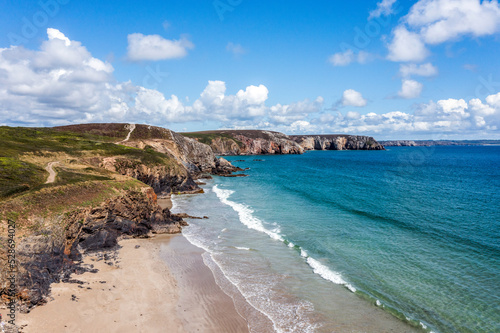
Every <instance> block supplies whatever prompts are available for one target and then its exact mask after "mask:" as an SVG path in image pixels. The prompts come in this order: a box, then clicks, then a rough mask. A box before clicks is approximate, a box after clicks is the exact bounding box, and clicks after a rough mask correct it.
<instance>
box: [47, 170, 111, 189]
mask: <svg viewBox="0 0 500 333" xmlns="http://www.w3.org/2000/svg"><path fill="white" fill-rule="evenodd" d="M55 170H56V171H57V177H56V181H55V182H54V184H56V185H59V184H76V183H79V182H86V181H89V180H112V179H113V178H109V177H106V176H100V175H95V174H88V173H80V172H74V171H69V170H65V169H63V168H55Z"/></svg>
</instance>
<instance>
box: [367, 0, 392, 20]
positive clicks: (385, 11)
mask: <svg viewBox="0 0 500 333" xmlns="http://www.w3.org/2000/svg"><path fill="white" fill-rule="evenodd" d="M396 1H397V0H382V1H380V2H379V3H377V8H376V9H375V10H373V11H371V12H370V16H369V17H368V19H369V20H371V19H373V18H376V17H380V16H382V15H384V16H388V15H391V14H392V13H393V8H392V6H393V5H394V3H395V2H396Z"/></svg>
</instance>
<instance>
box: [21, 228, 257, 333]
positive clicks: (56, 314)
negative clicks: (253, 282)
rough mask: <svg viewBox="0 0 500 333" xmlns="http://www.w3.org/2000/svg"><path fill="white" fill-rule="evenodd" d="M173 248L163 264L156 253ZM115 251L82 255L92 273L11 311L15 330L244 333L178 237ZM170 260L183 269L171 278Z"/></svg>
mask: <svg viewBox="0 0 500 333" xmlns="http://www.w3.org/2000/svg"><path fill="white" fill-rule="evenodd" d="M176 239H177V240H176ZM182 240H184V242H182ZM172 245H173V246H174V247H175V250H174V252H175V257H174V256H170V258H169V256H168V255H164V254H163V253H172V250H173V248H172ZM119 246H120V248H119V249H118V250H117V251H110V252H97V253H92V254H88V255H86V256H85V258H84V260H83V262H84V264H85V265H93V266H89V267H92V268H96V269H98V272H97V273H91V272H86V273H84V274H81V275H76V274H73V275H72V276H71V278H72V279H74V280H79V281H81V282H78V283H63V282H61V283H56V284H53V285H52V286H51V298H52V300H51V301H49V302H48V303H47V304H45V305H43V306H38V307H36V308H34V309H33V310H32V311H31V312H30V313H28V314H23V313H18V316H17V320H16V324H17V325H18V327H22V330H20V331H21V332H27V333H29V332H54V333H59V332H61V333H63V332H64V333H66V332H71V333H78V332H82V333H83V332H192V331H193V329H194V331H196V330H197V329H198V330H199V331H200V332H248V328H247V323H246V321H245V320H244V319H243V317H241V316H240V315H239V314H238V312H237V311H236V309H235V307H234V304H233V302H232V300H231V298H230V297H229V296H227V295H226V294H225V293H224V292H223V291H222V289H220V287H219V286H218V285H217V284H216V283H215V280H214V278H213V275H212V273H211V271H210V269H209V268H208V267H206V266H205V265H204V264H203V261H202V258H201V254H200V253H199V251H193V248H191V247H194V246H193V245H191V244H190V243H189V242H188V241H187V240H186V239H185V238H184V236H182V235H179V234H175V235H158V236H156V237H154V238H151V239H137V238H132V239H124V240H121V241H120V242H119ZM172 259H175V260H177V261H178V262H179V263H182V264H183V265H184V264H186V263H189V265H188V267H189V271H186V272H185V273H184V274H182V275H181V274H179V272H178V271H176V272H174V273H173V272H172V270H171V266H172ZM186 277H189V283H185V282H184V280H185V279H186ZM213 309H215V310H216V311H212V310H213ZM222 315H223V317H222Z"/></svg>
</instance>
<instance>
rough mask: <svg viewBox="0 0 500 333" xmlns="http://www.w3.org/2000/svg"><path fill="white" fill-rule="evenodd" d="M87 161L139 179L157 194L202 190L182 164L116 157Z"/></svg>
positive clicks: (197, 191)
mask: <svg viewBox="0 0 500 333" xmlns="http://www.w3.org/2000/svg"><path fill="white" fill-rule="evenodd" d="M89 163H92V164H93V165H96V166H98V167H100V168H104V169H106V170H109V171H113V172H117V173H119V174H121V175H125V176H129V177H132V178H135V179H137V180H140V181H141V182H143V183H144V184H146V185H149V186H151V187H152V188H153V190H154V191H155V192H156V193H157V194H159V195H165V194H169V193H179V192H181V193H199V192H202V191H203V190H202V189H201V188H199V187H198V185H196V183H195V182H194V180H193V177H192V176H191V174H190V173H189V172H188V171H187V170H186V169H185V168H183V167H182V165H147V164H144V163H141V162H138V161H133V160H129V159H125V158H117V157H104V158H93V159H90V160H89Z"/></svg>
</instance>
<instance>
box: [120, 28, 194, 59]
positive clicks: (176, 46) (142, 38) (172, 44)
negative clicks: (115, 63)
mask: <svg viewBox="0 0 500 333" xmlns="http://www.w3.org/2000/svg"><path fill="white" fill-rule="evenodd" d="M127 39H128V47H127V51H128V58H129V59H130V60H132V61H140V60H165V59H176V58H184V57H185V56H186V55H187V52H188V50H190V49H192V48H194V44H193V43H191V42H190V41H189V40H188V39H187V38H185V37H182V38H181V39H179V40H168V39H165V38H163V37H161V36H160V35H143V34H140V33H134V34H130V35H128V37H127Z"/></svg>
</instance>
